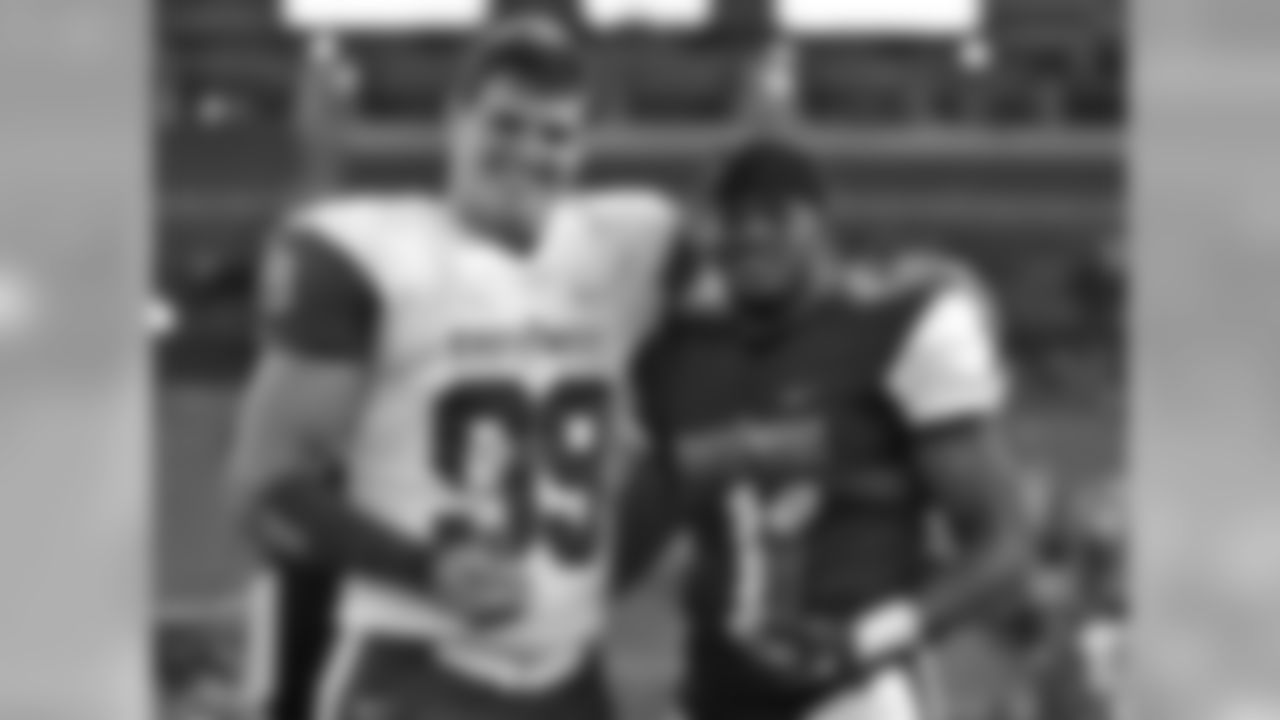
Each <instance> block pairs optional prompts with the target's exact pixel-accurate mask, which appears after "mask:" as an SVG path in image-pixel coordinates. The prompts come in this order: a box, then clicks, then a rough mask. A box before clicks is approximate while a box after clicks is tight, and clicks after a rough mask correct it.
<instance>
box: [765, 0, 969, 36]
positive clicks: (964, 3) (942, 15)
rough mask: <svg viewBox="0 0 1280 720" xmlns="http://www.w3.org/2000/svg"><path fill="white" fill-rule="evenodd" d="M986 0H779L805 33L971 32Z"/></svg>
mask: <svg viewBox="0 0 1280 720" xmlns="http://www.w3.org/2000/svg"><path fill="white" fill-rule="evenodd" d="M985 7H986V2H985V0H839V2H833V1H832V0H778V2H776V3H775V4H774V8H775V10H776V12H777V17H778V19H779V21H780V22H781V23H782V25H783V26H784V27H786V28H787V29H788V30H791V31H792V32H797V33H801V34H806V35H849V34H860V35H870V34H875V35H883V34H896V35H966V34H970V33H972V32H975V31H977V30H978V29H979V28H980V27H981V24H982V18H983V13H984V10H985Z"/></svg>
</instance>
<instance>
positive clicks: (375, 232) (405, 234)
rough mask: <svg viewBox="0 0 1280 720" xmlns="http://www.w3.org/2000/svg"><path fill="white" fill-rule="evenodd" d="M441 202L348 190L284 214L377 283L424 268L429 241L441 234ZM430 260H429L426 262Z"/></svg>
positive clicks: (391, 282)
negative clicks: (352, 192) (349, 260)
mask: <svg viewBox="0 0 1280 720" xmlns="http://www.w3.org/2000/svg"><path fill="white" fill-rule="evenodd" d="M445 227H446V225H445V223H444V211H443V205H442V204H441V203H440V202H438V201H437V200H436V199H435V198H433V197H431V196H427V195H421V194H414V195H410V194H407V193H406V194H400V195H397V194H381V195H350V196H339V197H332V198H327V199H324V200H320V201H315V202H311V203H308V204H306V205H304V206H302V207H300V208H298V209H296V210H295V211H294V212H293V213H291V214H290V215H289V216H288V218H287V219H286V222H285V225H284V229H285V234H289V233H293V232H302V233H307V234H310V235H313V236H315V237H316V238H317V239H318V240H320V241H321V242H324V243H328V244H330V245H332V246H333V247H334V248H336V249H337V250H338V251H339V252H341V253H343V254H344V255H345V256H347V257H348V258H350V259H351V260H352V261H353V262H355V263H357V264H358V265H359V266H360V267H361V269H363V270H364V271H365V272H366V273H368V274H369V276H370V277H371V278H372V279H373V280H374V282H375V283H377V284H378V285H379V286H395V285H398V284H399V282H400V280H401V279H403V278H404V276H406V275H411V274H413V273H415V272H417V271H418V270H419V269H420V268H421V267H422V260H423V254H424V253H428V254H430V253H431V250H430V249H429V243H431V242H432V241H433V240H436V239H439V238H441V237H442V232H443V229H444V228H445ZM428 264H430V263H428Z"/></svg>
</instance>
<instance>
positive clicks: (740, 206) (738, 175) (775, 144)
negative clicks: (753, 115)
mask: <svg viewBox="0 0 1280 720" xmlns="http://www.w3.org/2000/svg"><path fill="white" fill-rule="evenodd" d="M824 194H825V189H824V187H823V181H822V177H821V173H820V172H819V169H818V167H817V164H816V163H815V162H814V160H813V158H812V157H810V155H809V154H808V153H807V152H805V150H804V149H803V148H801V147H799V146H798V145H796V144H794V143H792V142H790V141H788V140H785V139H780V138H774V137H766V138H755V139H751V140H748V141H747V142H745V143H742V144H741V145H739V146H737V147H736V148H734V149H733V150H732V151H730V153H729V154H728V155H727V156H726V157H725V159H724V161H723V163H722V164H721V165H720V166H719V168H718V170H717V172H716V174H715V175H714V176H713V178H712V182H711V188H710V201H711V203H712V204H713V205H714V206H715V209H717V210H719V211H721V212H738V211H742V210H749V209H755V208H762V207H765V208H769V207H774V208H776V207H779V206H785V205H790V204H794V203H805V204H816V203H820V202H822V200H823V196H824Z"/></svg>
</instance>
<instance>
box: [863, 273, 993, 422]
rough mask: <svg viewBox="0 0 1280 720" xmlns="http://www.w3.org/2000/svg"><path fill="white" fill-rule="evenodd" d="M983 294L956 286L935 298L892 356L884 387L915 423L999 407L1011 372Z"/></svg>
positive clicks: (985, 411)
mask: <svg viewBox="0 0 1280 720" xmlns="http://www.w3.org/2000/svg"><path fill="white" fill-rule="evenodd" d="M997 345H998V343H997V341H996V337H995V329H994V318H993V317H992V315H991V309H990V308H989V307H988V305H987V303H986V301H985V297H984V296H983V295H982V294H981V293H979V292H975V291H973V290H972V289H968V288H958V289H953V290H950V291H948V292H946V293H944V294H941V295H939V296H938V297H936V298H934V299H933V300H932V301H931V303H930V305H929V306H928V307H927V308H925V310H924V311H923V312H922V313H921V314H920V315H919V317H918V318H917V320H916V323H915V326H914V327H913V328H911V330H910V333H909V334H908V336H907V341H906V343H905V344H904V345H903V347H902V349H901V350H900V352H899V355H898V357H897V358H896V359H895V360H894V364H893V367H892V368H891V370H890V373H889V378H888V391H889V394H890V396H891V397H892V398H893V400H894V401H895V402H896V403H897V407H898V410H899V411H900V412H901V413H902V414H903V416H904V417H906V418H907V420H908V422H910V423H912V424H913V425H927V424H930V423H937V422H945V421H948V420H952V419H957V418H960V417H966V416H972V415H983V414H989V413H992V412H995V411H998V410H1000V409H1001V408H1002V407H1003V406H1004V403H1005V400H1006V398H1007V395H1008V392H1009V387H1008V386H1009V378H1008V375H1007V372H1006V369H1005V365H1004V362H1003V358H1002V357H1001V352H1000V350H999V348H998V347H997Z"/></svg>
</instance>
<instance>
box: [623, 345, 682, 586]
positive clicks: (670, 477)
mask: <svg viewBox="0 0 1280 720" xmlns="http://www.w3.org/2000/svg"><path fill="white" fill-rule="evenodd" d="M661 335H662V334H661V333H659V336H658V337H655V338H653V339H651V340H650V342H649V343H648V344H647V346H646V347H645V348H644V349H643V350H642V351H641V353H640V354H639V356H638V359H637V361H636V362H635V367H634V370H633V373H632V389H633V392H634V393H635V395H636V398H637V400H636V405H637V413H636V415H637V423H638V432H639V433H640V435H641V437H642V447H641V453H640V456H639V458H638V459H637V462H636V465H635V469H634V470H633V472H632V473H631V476H630V477H629V478H628V482H627V486H626V487H625V488H624V490H623V496H622V502H621V503H620V504H619V508H620V509H619V514H618V530H617V549H616V551H615V552H616V555H615V560H614V587H615V589H616V590H617V591H618V592H621V593H625V592H627V591H628V590H630V589H632V588H634V587H635V586H636V585H637V584H639V583H642V582H643V581H644V580H645V579H646V578H647V577H649V575H650V574H651V573H652V571H653V570H654V569H655V567H656V566H657V565H658V564H659V562H660V561H661V560H662V558H663V557H664V556H665V555H666V552H667V550H669V549H670V547H671V546H672V545H673V543H674V540H675V538H676V537H677V536H678V535H679V532H680V530H681V528H682V526H683V522H684V519H685V518H684V508H685V505H686V502H687V500H686V497H685V491H684V488H683V485H682V480H681V477H680V476H679V474H678V472H677V468H676V463H675V462H674V460H673V458H672V455H671V443H672V440H671V438H670V437H669V427H668V425H667V423H666V422H665V421H664V420H663V418H662V411H661V408H660V407H659V402H658V400H659V398H660V397H661V394H662V388H661V387H660V383H661V382H662V379H663V376H664V374H665V373H664V370H663V369H662V367H661V364H662V362H663V350H662V347H661V346H662V344H663V342H662V337H661Z"/></svg>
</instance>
